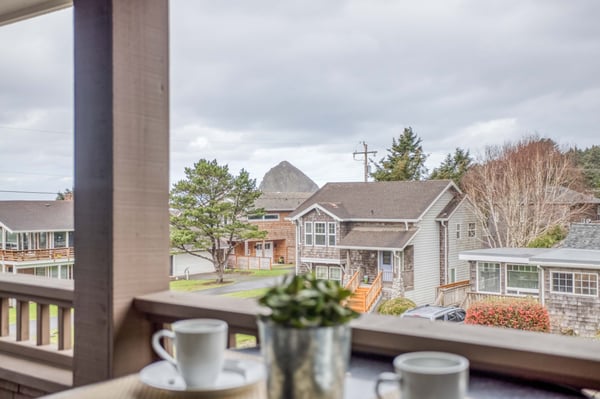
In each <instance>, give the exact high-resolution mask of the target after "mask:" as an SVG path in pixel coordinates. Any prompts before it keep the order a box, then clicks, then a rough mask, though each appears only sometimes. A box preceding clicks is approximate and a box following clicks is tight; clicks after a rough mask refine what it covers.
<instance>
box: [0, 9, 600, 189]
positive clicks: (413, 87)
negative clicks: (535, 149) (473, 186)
mask: <svg viewBox="0 0 600 399" xmlns="http://www.w3.org/2000/svg"><path fill="white" fill-rule="evenodd" d="M599 15H600V1H596V0H589V1H579V0H576V1H563V0H555V1H553V0H544V1H524V0H514V1H513V0H501V1H480V0H473V1H452V0H445V1H435V2H434V1H422V2H415V1H407V0H406V1H404V0H396V1H392V0H375V1H373V0H361V1H352V0H348V1H345V0H328V1H322V0H297V1H277V0H272V1H261V0H253V1H246V0H239V1H234V0H231V1H215V0H206V1H200V0H194V1H189V0H171V181H172V182H175V181H176V180H179V179H181V178H182V177H183V168H184V167H185V166H191V165H192V164H193V162H195V161H197V160H199V159H201V158H206V159H217V161H218V162H219V163H220V164H228V165H229V167H230V169H231V170H232V171H233V172H234V173H238V172H239V170H240V169H242V168H244V169H246V170H247V171H248V172H249V173H250V174H251V176H252V177H254V178H256V179H257V184H258V183H260V181H261V180H262V177H263V175H264V174H265V173H266V172H267V171H268V170H269V169H270V168H271V167H273V166H275V165H276V164H278V163H279V162H280V161H283V160H287V161H289V162H291V163H292V164H293V165H295V166H296V167H298V168H299V169H300V170H302V171H303V172H304V173H306V174H307V175H308V176H309V177H310V178H312V179H313V180H314V181H315V182H316V183H317V184H318V185H320V186H321V185H323V184H324V183H326V182H330V181H362V180H363V165H362V162H361V161H359V160H354V159H353V155H352V153H353V152H355V151H362V149H363V146H362V144H361V142H363V141H365V142H366V143H367V144H368V148H369V150H373V151H377V155H375V156H374V157H373V156H372V157H373V158H374V159H375V160H380V159H381V158H382V157H383V156H385V155H386V153H387V149H388V148H389V147H390V146H391V143H392V138H398V137H399V135H400V134H401V133H402V131H403V129H404V128H405V127H408V126H411V127H412V128H413V131H414V132H415V133H416V134H417V135H418V136H419V137H420V138H421V139H422V145H423V149H424V150H425V152H426V153H428V154H430V155H429V160H428V167H429V169H430V170H431V169H433V168H434V167H436V166H438V165H439V163H440V162H441V160H442V159H443V158H444V157H445V155H446V154H447V153H450V152H453V151H454V149H455V148H456V147H461V148H464V149H468V150H470V151H471V153H472V154H473V155H478V154H481V152H482V150H483V148H484V147H485V146H486V145H494V144H502V143H503V142H505V141H506V140H515V139H518V138H521V137H523V136H525V135H531V134H538V135H540V136H542V137H549V138H552V139H554V140H555V141H557V142H558V143H560V144H561V145H577V146H578V147H580V148H586V147H590V146H592V145H594V144H596V145H597V144H600V138H599V134H598V126H600V23H598V16H599ZM72 18H73V14H72V11H71V10H64V11H60V12H56V13H53V14H50V15H46V16H43V17H38V18H35V19H32V20H29V21H26V22H22V23H18V24H14V25H9V26H4V27H0V48H1V49H2V57H1V62H0V160H1V163H0V190H2V191H0V199H52V198H54V197H55V195H53V194H51V195H48V194H47V195H41V194H30V195H26V194H15V193H6V192H3V191H37V192H51V193H55V192H57V191H59V190H63V189H65V188H70V187H72V184H73V137H72V135H73V133H72V132H73V65H72V63H73V56H72V51H73V32H72V26H73V25H72ZM358 158H360V157H358Z"/></svg>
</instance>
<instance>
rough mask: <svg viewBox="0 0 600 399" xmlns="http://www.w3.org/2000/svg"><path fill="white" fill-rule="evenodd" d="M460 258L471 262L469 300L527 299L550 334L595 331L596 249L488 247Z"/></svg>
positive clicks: (599, 311)
mask: <svg viewBox="0 0 600 399" xmlns="http://www.w3.org/2000/svg"><path fill="white" fill-rule="evenodd" d="M460 259H463V260H467V261H469V262H470V263H471V289H472V293H470V294H469V298H471V299H470V301H472V300H479V299H483V298H485V297H489V296H510V297H525V296H532V297H535V298H537V299H538V300H539V301H540V302H541V303H542V304H543V305H544V306H546V308H547V309H548V313H549V314H550V323H551V329H552V332H555V333H564V334H571V333H575V334H577V335H582V336H596V335H597V334H598V332H599V331H600V298H599V297H598V275H599V274H600V250H591V249H578V248H489V249H481V250H474V251H465V252H461V253H460Z"/></svg>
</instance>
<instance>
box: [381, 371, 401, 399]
mask: <svg viewBox="0 0 600 399" xmlns="http://www.w3.org/2000/svg"><path fill="white" fill-rule="evenodd" d="M401 380H402V378H401V377H400V376H399V375H398V374H396V373H392V372H389V371H388V372H385V373H381V374H379V377H377V383H376V384H375V393H376V394H377V398H378V399H383V396H381V394H380V393H379V386H380V385H381V384H382V383H385V382H394V383H396V384H400V382H401Z"/></svg>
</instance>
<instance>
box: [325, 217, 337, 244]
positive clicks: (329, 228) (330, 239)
mask: <svg viewBox="0 0 600 399" xmlns="http://www.w3.org/2000/svg"><path fill="white" fill-rule="evenodd" d="M332 228H333V231H332ZM335 237H336V226H335V222H327V246H329V247H335Z"/></svg>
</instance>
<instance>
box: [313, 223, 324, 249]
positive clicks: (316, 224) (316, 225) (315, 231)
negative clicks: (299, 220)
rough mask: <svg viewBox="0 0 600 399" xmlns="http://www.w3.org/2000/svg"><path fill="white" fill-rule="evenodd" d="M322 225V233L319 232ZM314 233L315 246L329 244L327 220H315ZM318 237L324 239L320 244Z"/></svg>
mask: <svg viewBox="0 0 600 399" xmlns="http://www.w3.org/2000/svg"><path fill="white" fill-rule="evenodd" d="M320 227H322V228H323V232H322V233H319V232H317V229H319V228H320ZM313 235H314V243H315V247H326V246H327V223H326V222H314V231H313ZM317 239H319V240H323V243H322V244H319V243H318V242H317Z"/></svg>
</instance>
